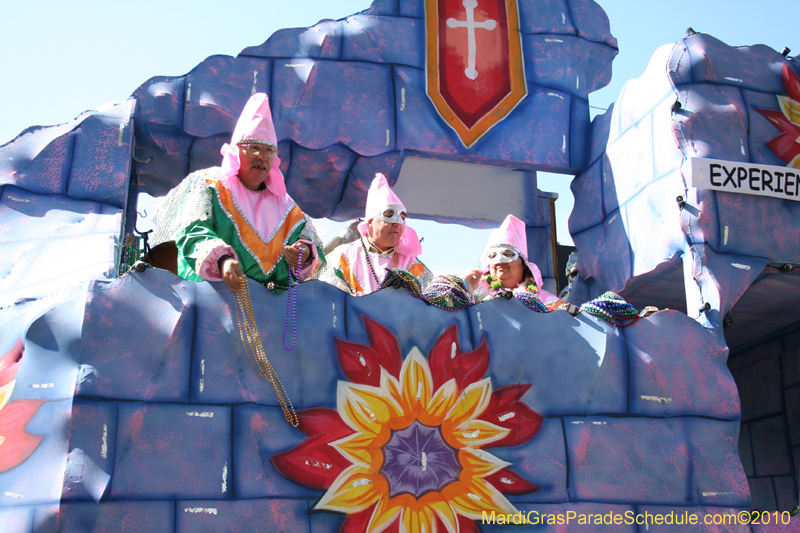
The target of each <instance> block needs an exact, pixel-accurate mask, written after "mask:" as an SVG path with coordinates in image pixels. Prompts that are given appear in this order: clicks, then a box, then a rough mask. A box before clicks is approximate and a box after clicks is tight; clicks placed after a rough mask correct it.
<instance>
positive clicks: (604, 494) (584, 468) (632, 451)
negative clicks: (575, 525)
mask: <svg viewBox="0 0 800 533" xmlns="http://www.w3.org/2000/svg"><path fill="white" fill-rule="evenodd" d="M564 423H565V427H566V435H567V447H568V450H569V464H570V467H569V471H570V483H569V494H570V499H571V500H589V501H598V502H611V503H616V502H620V503H621V502H636V503H650V504H662V505H666V504H675V505H680V504H686V503H689V502H692V501H693V498H694V494H693V493H692V491H691V488H690V487H691V475H690V467H691V463H692V460H691V456H690V447H689V445H688V443H687V441H686V433H687V431H688V428H687V423H686V420H685V419H682V418H681V419H666V420H664V419H650V418H628V419H626V418H606V417H589V418H565V419H564Z"/></svg>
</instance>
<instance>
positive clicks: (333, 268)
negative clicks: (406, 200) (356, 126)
mask: <svg viewBox="0 0 800 533" xmlns="http://www.w3.org/2000/svg"><path fill="white" fill-rule="evenodd" d="M364 218H365V221H364V222H361V223H360V224H359V225H358V231H359V233H360V234H361V237H360V238H359V239H358V240H356V241H355V242H351V243H349V244H343V245H341V246H339V247H337V248H335V249H334V250H333V251H332V252H331V253H330V254H328V256H327V265H326V266H325V268H324V269H323V270H322V272H321V274H320V279H321V280H323V281H326V282H328V283H330V284H332V285H335V286H337V287H339V288H340V289H342V290H343V291H345V292H347V293H349V294H352V295H355V296H364V295H366V294H369V293H371V292H375V291H377V290H378V289H379V288H380V286H381V283H382V282H383V280H384V278H385V277H386V272H387V271H388V270H389V269H392V270H398V269H399V270H407V271H408V272H411V274H413V275H414V276H416V277H417V278H418V279H419V282H420V286H421V288H422V289H423V290H424V288H425V287H426V286H427V285H428V283H430V281H431V279H432V278H433V274H432V273H431V271H430V270H428V268H427V267H426V266H425V265H424V264H422V262H421V261H419V260H418V259H417V255H419V254H420V253H421V252H422V245H421V244H420V242H419V238H418V237H417V233H416V232H415V231H414V230H413V229H411V228H410V227H409V226H408V225H407V224H406V208H405V206H404V205H403V202H401V201H400V198H398V197H397V195H396V194H395V193H394V192H393V191H392V189H391V188H389V183H388V182H387V181H386V177H385V176H384V175H383V174H376V175H375V179H374V180H372V185H371V186H370V188H369V192H368V193H367V208H366V216H365V217H364Z"/></svg>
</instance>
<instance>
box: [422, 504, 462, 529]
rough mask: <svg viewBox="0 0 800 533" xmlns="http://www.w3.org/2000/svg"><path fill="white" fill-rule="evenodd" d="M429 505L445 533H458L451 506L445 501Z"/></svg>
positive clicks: (454, 513)
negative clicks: (442, 525)
mask: <svg viewBox="0 0 800 533" xmlns="http://www.w3.org/2000/svg"><path fill="white" fill-rule="evenodd" d="M429 505H430V508H431V509H432V510H433V512H434V513H435V514H436V516H438V517H439V520H441V521H442V524H444V527H445V529H446V530H447V533H458V530H459V527H458V517H457V516H456V511H455V509H453V506H452V505H450V504H449V503H448V502H445V501H438V502H433V503H431V504H429ZM439 533H442V532H439Z"/></svg>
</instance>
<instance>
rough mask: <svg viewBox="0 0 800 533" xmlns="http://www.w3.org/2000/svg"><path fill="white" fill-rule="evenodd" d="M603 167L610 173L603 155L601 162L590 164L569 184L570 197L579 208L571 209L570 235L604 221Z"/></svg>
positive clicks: (606, 159)
mask: <svg viewBox="0 0 800 533" xmlns="http://www.w3.org/2000/svg"><path fill="white" fill-rule="evenodd" d="M604 167H605V168H606V170H607V171H609V172H610V171H611V168H610V167H609V166H608V157H607V156H606V155H603V157H602V159H601V160H598V161H595V162H594V163H592V165H591V166H590V167H589V168H588V169H586V170H585V171H583V172H581V174H580V175H579V176H577V177H576V178H574V179H573V180H572V183H571V184H570V189H571V190H572V195H573V196H574V197H575V205H580V206H581V208H580V209H573V210H572V213H570V215H569V232H570V234H572V235H575V234H577V233H580V232H581V231H583V230H585V229H588V228H591V227H592V226H596V225H597V224H601V223H602V222H603V219H605V216H606V213H605V209H604V208H603V170H604ZM610 175H613V174H610Z"/></svg>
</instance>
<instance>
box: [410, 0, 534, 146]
mask: <svg viewBox="0 0 800 533" xmlns="http://www.w3.org/2000/svg"><path fill="white" fill-rule="evenodd" d="M425 37H426V72H425V74H426V79H427V86H428V87H427V90H428V97H430V99H431V100H432V101H433V105H434V106H435V107H436V110H437V111H438V112H439V114H440V115H441V117H442V118H443V119H444V120H445V122H447V123H448V124H449V125H450V127H452V128H453V129H454V130H455V131H456V133H457V134H458V136H459V138H460V139H461V142H462V143H464V146H466V147H467V148H469V147H470V146H472V145H473V144H475V142H476V141H477V140H478V139H480V138H481V137H483V135H485V134H486V132H487V131H489V130H490V129H491V128H492V127H493V126H494V125H495V124H497V123H498V122H500V121H501V120H503V119H504V118H505V117H506V116H508V114H509V113H510V112H511V111H512V110H513V109H514V107H515V106H516V105H517V104H518V103H519V102H520V101H521V100H522V99H523V98H525V96H526V95H527V94H528V90H527V86H526V84H525V68H524V65H523V63H522V42H521V35H520V31H519V15H518V12H517V2H516V0H426V1H425Z"/></svg>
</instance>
